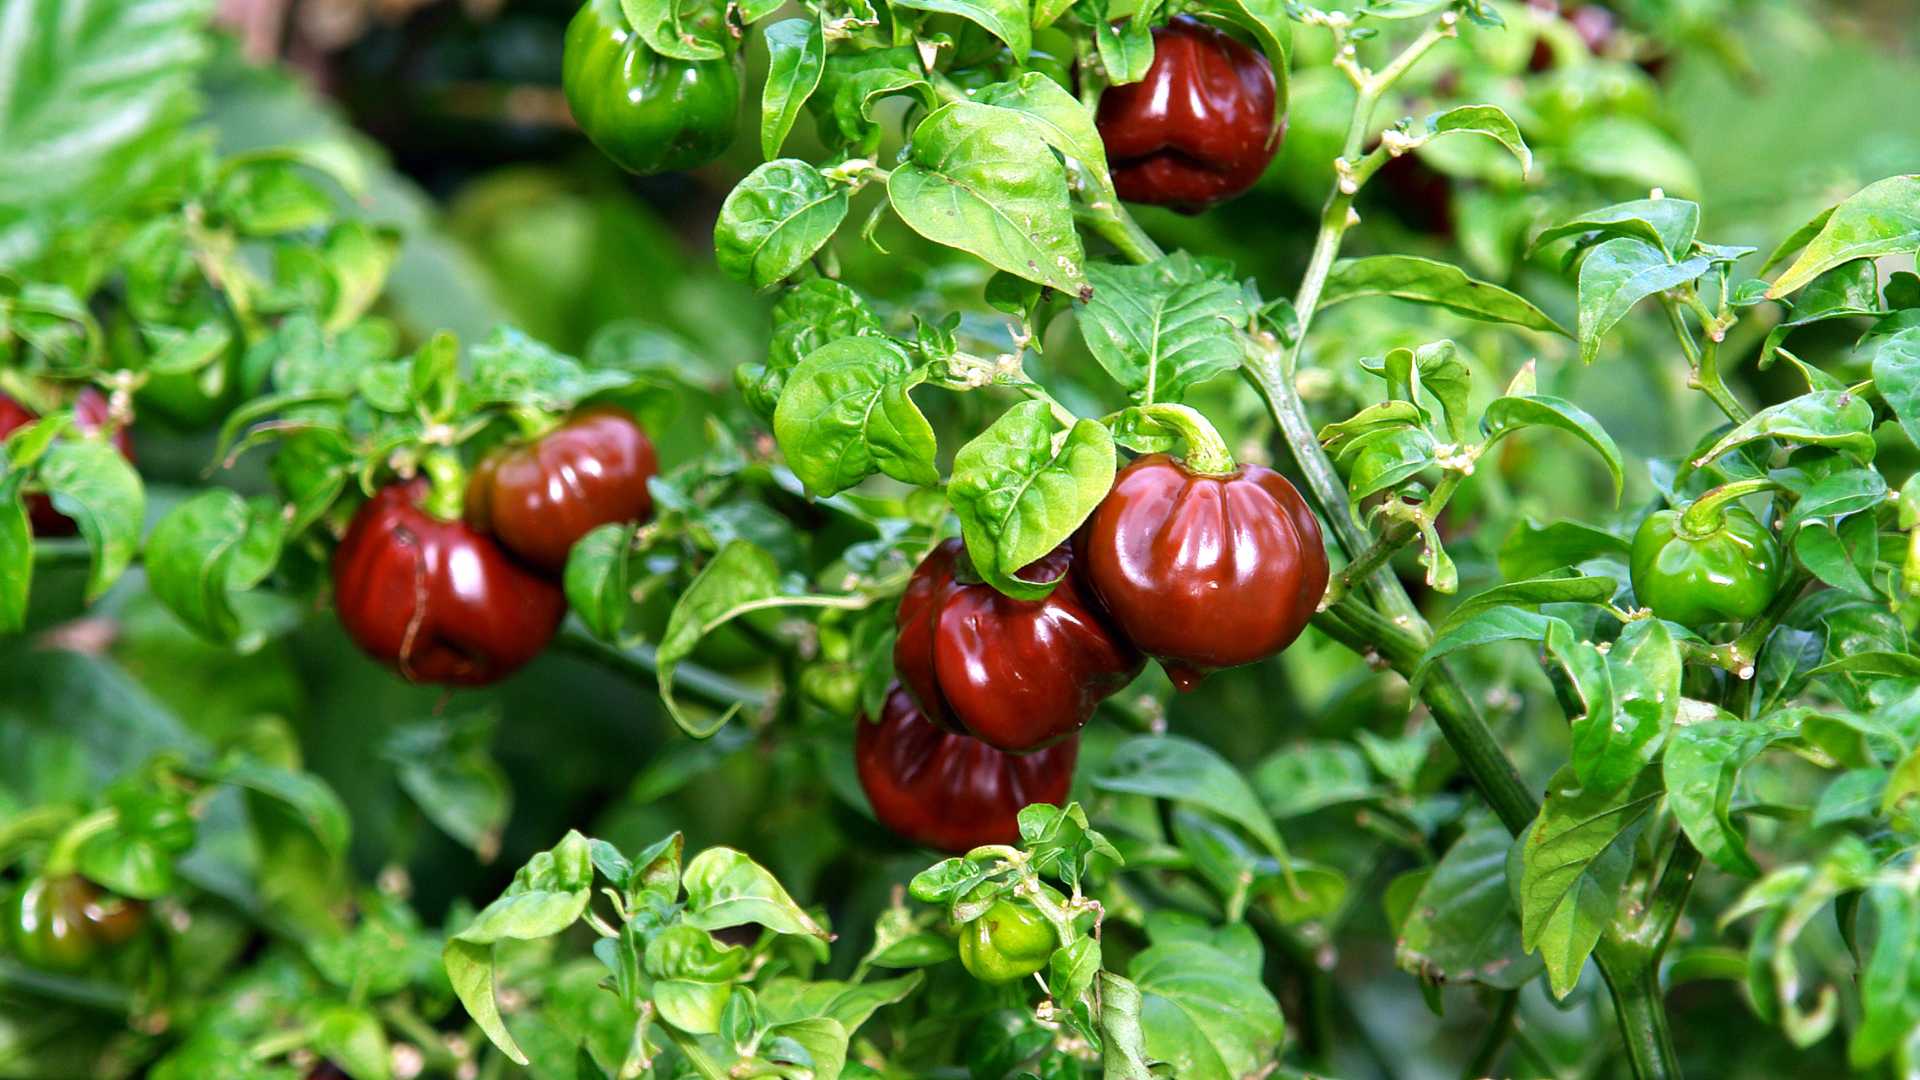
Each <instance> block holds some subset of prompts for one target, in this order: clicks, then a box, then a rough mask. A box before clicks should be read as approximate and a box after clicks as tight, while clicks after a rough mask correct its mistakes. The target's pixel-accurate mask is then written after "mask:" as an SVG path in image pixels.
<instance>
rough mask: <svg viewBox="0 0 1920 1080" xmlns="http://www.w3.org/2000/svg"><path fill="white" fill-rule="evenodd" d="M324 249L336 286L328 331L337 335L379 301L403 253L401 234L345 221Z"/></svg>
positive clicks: (331, 236)
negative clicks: (401, 252)
mask: <svg viewBox="0 0 1920 1080" xmlns="http://www.w3.org/2000/svg"><path fill="white" fill-rule="evenodd" d="M324 249H325V254H326V257H327V268H328V269H329V270H331V271H332V272H333V280H334V286H335V288H334V300H333V308H332V310H331V311H329V312H328V313H327V321H326V329H327V332H328V333H333V334H338V333H340V332H342V331H344V330H346V329H347V328H348V327H350V326H352V325H353V324H354V323H356V322H359V321H360V318H361V316H363V315H365V314H366V313H367V310H368V309H369V308H371V307H373V304H374V301H376V300H378V299H380V294H381V292H382V291H384V290H385V289H386V285H387V274H388V272H389V271H391V270H392V269H393V262H394V259H396V258H398V257H399V254H400V234H399V232H397V231H396V230H393V229H388V228H375V227H373V226H371V225H368V224H366V223H365V222H360V221H343V222H341V223H340V224H338V225H335V226H334V227H333V230H332V231H331V232H329V233H328V234H327V239H326V243H325V245H324Z"/></svg>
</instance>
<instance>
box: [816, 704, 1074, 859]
mask: <svg viewBox="0 0 1920 1080" xmlns="http://www.w3.org/2000/svg"><path fill="white" fill-rule="evenodd" d="M855 726H856V727H857V728H858V729H859V730H858V731H857V732H856V734H855V735H854V743H853V761H854V766H855V768H856V770H857V771H858V773H859V776H860V787H861V789H862V790H864V791H865V792H866V793H867V801H868V802H870V803H872V804H873V813H874V816H875V817H877V818H879V819H880V823H881V824H882V825H885V826H886V827H887V828H889V829H892V830H893V831H894V832H896V833H899V834H900V835H901V836H903V837H905V838H907V839H908V840H911V841H913V842H914V843H916V844H923V845H925V846H927V847H930V848H933V849H935V850H937V851H945V852H948V853H951V854H954V855H959V854H963V853H965V852H968V851H971V850H973V849H974V848H977V847H980V846H982V845H984V844H1015V843H1019V841H1020V811H1021V809H1022V808H1024V807H1026V806H1028V805H1030V804H1032V803H1052V804H1054V805H1056V806H1057V805H1059V804H1060V803H1061V801H1062V800H1064V799H1065V798H1066V797H1067V790H1068V789H1069V788H1070V787H1071V786H1072V784H1073V763H1074V759H1075V758H1077V757H1078V756H1079V753H1080V737H1079V736H1078V735H1075V736H1072V737H1070V738H1068V739H1066V740H1065V741H1063V742H1057V743H1055V744H1053V745H1052V746H1049V747H1047V748H1046V749H1045V750H1041V751H1039V752H1037V753H1032V754H1008V753H1003V752H1001V751H999V750H995V749H994V748H993V747H991V746H988V745H987V744H986V743H983V742H981V741H980V740H978V739H970V738H968V737H967V736H965V735H955V734H953V733H951V732H947V731H942V730H940V729H939V728H937V727H935V726H933V725H932V724H931V723H928V722H927V718H926V717H925V716H924V715H922V714H921V712H920V709H919V708H918V707H917V706H915V705H914V703H913V698H911V697H909V696H908V695H907V691H906V689H905V688H904V687H902V686H901V685H900V684H899V683H894V684H893V685H892V686H891V687H889V688H888V690H887V701H886V706H885V707H884V708H883V709H882V710H881V712H880V719H879V721H878V722H875V721H872V720H869V719H867V717H866V716H864V715H863V716H861V717H860V719H859V720H858V721H856V722H855Z"/></svg>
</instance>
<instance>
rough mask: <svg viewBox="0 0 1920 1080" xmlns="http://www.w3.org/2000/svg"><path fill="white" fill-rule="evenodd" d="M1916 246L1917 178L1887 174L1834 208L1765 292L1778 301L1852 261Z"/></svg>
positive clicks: (1919, 240)
mask: <svg viewBox="0 0 1920 1080" xmlns="http://www.w3.org/2000/svg"><path fill="white" fill-rule="evenodd" d="M1916 249H1920V176H1889V177H1887V178H1886V179H1885V180H1881V181H1878V182H1876V183H1872V184H1868V185H1867V186H1866V187H1865V188H1863V189H1861V190H1860V192H1859V193H1858V194H1856V195H1854V196H1853V197H1852V198H1850V199H1848V200H1847V201H1845V202H1843V203H1841V204H1840V205H1839V206H1837V207H1835V208H1834V211H1833V214H1832V216H1830V217H1829V218H1827V221H1826V224H1825V225H1823V226H1821V228H1820V232H1819V233H1818V235H1816V236H1815V237H1814V238H1813V240H1812V241H1811V242H1809V243H1808V244H1807V249H1806V250H1805V251H1803V252H1801V253H1800V258H1798V259H1796V260H1795V261H1794V264H1793V265H1792V266H1790V267H1788V268H1787V272H1786V273H1784V274H1781V275H1780V277H1779V279H1778V280H1776V281H1775V282H1774V283H1773V288H1771V289H1768V290H1767V299H1769V300H1778V299H1780V298H1781V297H1783V296H1785V295H1787V294H1788V293H1790V292H1792V291H1794V290H1795V289H1798V288H1800V287H1801V286H1802V285H1805V284H1806V283H1808V282H1810V281H1812V280H1813V279H1814V278H1816V277H1818V276H1820V275H1821V274H1823V273H1825V272H1826V271H1827V270H1829V269H1832V268H1833V267H1835V266H1838V265H1840V264H1841V263H1843V262H1848V261H1850V260H1853V259H1871V258H1878V257H1879V256H1881V255H1897V254H1904V253H1910V252H1912V251H1914V250H1916Z"/></svg>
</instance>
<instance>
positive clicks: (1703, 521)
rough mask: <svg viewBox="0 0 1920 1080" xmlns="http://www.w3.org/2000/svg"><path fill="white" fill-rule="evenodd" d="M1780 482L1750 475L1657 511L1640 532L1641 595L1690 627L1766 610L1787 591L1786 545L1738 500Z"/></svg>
mask: <svg viewBox="0 0 1920 1080" xmlns="http://www.w3.org/2000/svg"><path fill="white" fill-rule="evenodd" d="M1775 486H1777V485H1775V484H1774V483H1773V481H1771V480H1742V481H1738V482H1735V483H1731V484H1724V485H1722V486H1720V487H1717V488H1714V489H1713V490H1712V491H1709V492H1707V493H1706V494H1704V495H1702V496H1700V498H1698V499H1696V500H1694V502H1693V503H1692V504H1691V505H1690V506H1686V507H1683V508H1681V509H1678V510H1661V511H1658V512H1656V513H1653V514H1649V515H1648V516H1647V520H1646V521H1644V522H1642V523H1641V524H1640V530H1639V531H1638V532H1636V533H1635V534H1634V537H1633V553H1632V556H1631V563H1632V567H1631V569H1632V575H1633V594H1634V596H1636V597H1638V598H1639V601H1640V603H1641V604H1642V605H1643V606H1645V607H1648V608H1650V609H1652V611H1653V613H1654V614H1655V615H1658V616H1659V617H1661V618H1663V619H1666V620H1669V621H1671V622H1677V623H1680V624H1682V625H1685V626H1699V625H1702V624H1705V623H1721V622H1745V621H1747V620H1748V619H1751V618H1754V617H1756V616H1758V615H1759V614H1760V613H1761V612H1762V611H1765V610H1766V607H1767V604H1768V603H1770V602H1771V601H1772V600H1773V597H1774V594H1775V593H1777V592H1779V591H1780V578H1781V572H1782V570H1783V565H1782V558H1781V554H1780V544H1779V541H1777V540H1775V539H1774V536H1773V531H1772V530H1771V529H1769V528H1767V526H1766V525H1764V524H1762V523H1761V522H1760V520H1759V519H1758V518H1755V517H1754V516H1753V513H1752V512H1751V511H1749V510H1748V509H1747V508H1746V507H1744V506H1741V505H1740V504H1739V502H1738V501H1737V500H1739V499H1740V498H1742V497H1743V496H1746V495H1751V494H1753V493H1754V492H1756V491H1763V490H1766V489H1769V488H1772V487H1775Z"/></svg>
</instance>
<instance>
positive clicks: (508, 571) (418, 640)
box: [333, 477, 567, 686]
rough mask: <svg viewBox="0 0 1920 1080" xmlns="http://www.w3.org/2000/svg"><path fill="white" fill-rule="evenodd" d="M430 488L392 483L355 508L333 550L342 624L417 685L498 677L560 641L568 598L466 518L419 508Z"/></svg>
mask: <svg viewBox="0 0 1920 1080" xmlns="http://www.w3.org/2000/svg"><path fill="white" fill-rule="evenodd" d="M426 493H427V481H426V480H425V479H424V478H418V477H417V478H415V479H413V480H410V481H403V482H399V483H394V484H389V485H388V486H386V487H384V488H382V489H381V490H380V491H379V492H378V493H377V494H375V495H374V497H373V498H372V499H370V500H368V501H367V504H366V505H365V506H362V507H361V508H360V510H359V512H358V513H356V514H354V516H353V521H352V523H351V524H349V525H348V526H347V533H346V535H345V536H344V537H342V538H341V540H340V546H339V548H338V549H336V550H335V551H334V554H333V594H334V606H335V608H337V609H338V611H339V613H340V623H341V625H343V626H344V627H346V630H347V635H348V636H349V637H351V638H353V640H354V643H355V644H357V645H359V646H360V648H361V649H362V650H364V651H365V652H366V653H367V655H369V656H371V657H373V658H374V659H375V660H379V661H380V662H382V663H384V664H386V665H387V666H389V667H391V668H393V670H394V671H396V672H398V673H399V674H400V675H401V676H403V677H404V678H406V679H408V680H410V681H413V682H420V683H450V684H453V685H458V686H484V685H486V684H488V683H491V682H496V681H498V680H499V679H501V678H504V677H505V676H507V675H510V674H512V673H513V672H514V671H516V670H518V669H519V668H521V667H523V666H525V664H526V663H527V662H528V661H529V660H532V659H533V658H534V657H535V656H537V655H539V653H540V650H541V649H544V648H545V647H546V645H547V642H548V641H551V640H552V639H553V635H554V631H556V630H557V629H559V627H560V619H561V617H562V616H563V615H565V614H566V610H567V602H566V597H565V596H564V594H562V593H561V591H560V586H558V585H556V584H554V583H553V582H551V581H548V580H547V579H546V578H544V577H542V576H540V575H539V574H538V573H535V572H534V571H533V570H530V569H528V568H527V567H525V566H522V565H521V564H520V563H518V562H515V561H514V560H513V559H512V558H510V557H508V555H507V553H506V552H504V551H502V550H501V549H500V546H499V545H498V544H496V543H494V542H493V540H492V539H490V538H488V537H486V536H483V535H481V534H480V533H477V532H475V531H473V529H472V528H470V527H469V526H468V525H467V524H466V523H465V522H463V521H442V520H440V519H438V518H436V517H434V516H433V515H431V514H429V513H427V512H426V511H425V510H423V509H421V508H420V506H419V505H418V504H419V501H420V500H421V499H422V498H423V497H424V496H425V495H426Z"/></svg>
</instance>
